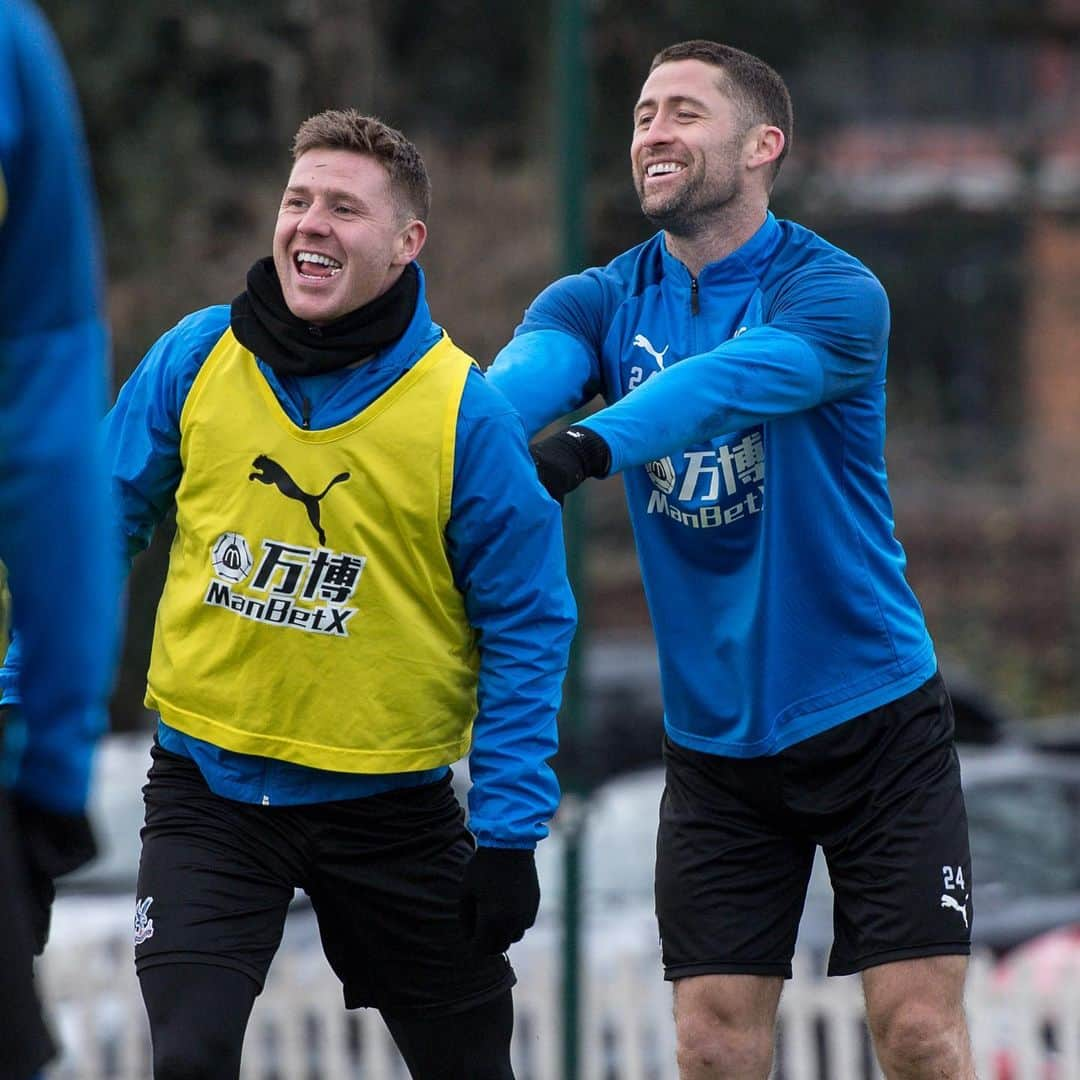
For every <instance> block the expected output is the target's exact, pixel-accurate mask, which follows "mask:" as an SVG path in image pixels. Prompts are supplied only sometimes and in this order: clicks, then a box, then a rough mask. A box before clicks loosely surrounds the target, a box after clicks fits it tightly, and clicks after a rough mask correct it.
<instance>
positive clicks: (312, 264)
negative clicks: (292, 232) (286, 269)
mask: <svg viewBox="0 0 1080 1080" xmlns="http://www.w3.org/2000/svg"><path fill="white" fill-rule="evenodd" d="M293 264H294V265H295V266H296V269H297V272H298V273H299V274H300V276H301V277H302V278H309V279H311V280H313V281H322V280H325V279H326V278H332V277H337V275H338V274H340V273H341V263H339V262H338V261H337V259H332V258H330V256H329V255H322V254H320V253H319V252H317V251H298V252H297V253H296V254H295V255H294V256H293Z"/></svg>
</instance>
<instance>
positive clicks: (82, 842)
mask: <svg viewBox="0 0 1080 1080" xmlns="http://www.w3.org/2000/svg"><path fill="white" fill-rule="evenodd" d="M12 803H13V808H14V813H15V822H16V837H17V840H18V844H19V847H20V848H21V849H22V855H23V865H24V867H25V871H26V882H27V886H28V888H27V898H28V901H29V906H30V920H31V924H32V927H33V933H34V952H35V953H36V954H38V955H40V954H41V952H42V950H43V949H44V948H45V942H46V941H47V940H48V938H49V922H50V919H51V918H52V902H53V900H54V899H55V897H56V885H55V884H54V883H55V881H56V879H57V878H58V877H60V876H62V875H63V874H68V873H70V872H71V871H72V870H77V869H78V868H79V867H80V866H82V865H83V864H84V863H87V862H89V861H90V860H91V859H92V858H93V857H94V856H95V855H96V854H97V845H96V844H95V843H94V834H93V832H92V831H91V829H90V822H89V821H88V820H87V817H86V815H85V814H61V813H57V812H56V811H54V810H46V809H45V808H44V807H41V806H38V805H37V804H36V803H32V802H29V801H28V800H27V799H24V798H22V797H20V796H19V795H14V797H13V798H12Z"/></svg>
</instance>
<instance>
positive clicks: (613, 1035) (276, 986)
mask: <svg viewBox="0 0 1080 1080" xmlns="http://www.w3.org/2000/svg"><path fill="white" fill-rule="evenodd" d="M42 982H43V986H44V990H45V993H46V994H47V995H48V999H49V1001H50V1005H51V1011H52V1014H53V1018H54V1020H55V1022H56V1026H57V1028H58V1034H59V1036H60V1039H61V1041H62V1042H63V1044H64V1047H65V1054H64V1057H63V1058H62V1060H60V1061H59V1062H57V1063H56V1064H55V1065H54V1066H53V1067H52V1068H51V1069H50V1070H48V1072H47V1073H46V1077H47V1080H106V1078H108V1080H147V1078H148V1077H149V1076H150V1067H149V1046H148V1036H147V1032H146V1022H145V1019H144V1014H143V1008H142V1003H141V1000H140V998H139V993H138V986H137V983H136V979H135V976H134V973H133V970H132V966H131V960H130V956H128V955H119V956H118V955H117V954H116V952H115V951H108V952H107V951H104V950H91V949H87V950H86V951H84V952H81V953H80V952H78V951H75V950H65V951H64V952H63V954H61V955H59V956H57V955H53V956H49V955H48V953H47V956H46V962H45V963H44V964H43V967H42ZM583 989H584V993H583V999H582V1010H581V1011H582V1020H583V1030H582V1044H581V1076H582V1078H583V1080H676V1078H677V1074H676V1070H675V1065H674V1061H675V1049H674V1030H673V1024H672V1020H671V993H670V987H669V986H668V985H667V984H665V983H664V982H663V980H662V978H661V975H660V971H659V965H658V963H657V962H656V960H655V958H654V957H652V956H648V957H645V956H641V955H638V956H633V955H628V956H627V957H626V958H625V959H624V960H621V961H619V962H617V963H614V964H612V965H611V966H610V967H609V968H608V969H607V972H606V974H604V975H603V977H600V976H598V975H593V976H591V977H588V978H586V980H585V986H584V988H583ZM514 993H515V1013H516V1017H517V1019H516V1027H515V1036H514V1065H515V1071H516V1073H517V1076H518V1080H562V1073H561V1063H560V1062H561V1037H560V1029H561V1024H562V1007H561V994H560V972H559V957H558V954H557V953H552V954H550V955H546V956H544V955H538V956H537V957H536V958H535V959H533V958H530V960H529V965H528V972H527V977H526V976H525V973H522V978H521V981H520V982H519V984H518V986H517V988H516V989H515V992H514ZM967 1001H968V1013H969V1017H970V1021H971V1029H972V1038H973V1042H974V1046H975V1052H976V1060H977V1068H978V1075H979V1077H980V1078H981V1080H1049V1078H1051V1077H1052V1078H1054V1080H1078V1078H1080V971H1073V972H1072V973H1071V977H1068V978H1066V979H1065V980H1064V981H1061V980H1055V986H1054V988H1053V992H1050V991H1049V989H1046V988H1043V987H1041V986H1040V985H1039V980H1038V979H1037V978H1036V976H1035V973H1034V972H1031V971H1024V970H1021V971H1019V972H1015V973H1014V974H1013V976H1012V977H1011V979H1010V981H1009V983H1008V985H1005V984H1004V983H1003V981H1002V980H1001V979H1000V978H999V977H998V976H996V975H995V973H994V971H993V969H992V965H991V964H990V962H989V961H988V960H987V959H985V958H982V957H976V958H975V959H974V960H973V962H972V966H971V975H970V979H969V984H968V997H967ZM879 1075H880V1074H879V1073H878V1072H877V1070H876V1069H875V1068H874V1067H873V1066H872V1064H870V1062H869V1055H868V1040H867V1036H866V1031H865V1025H864V1023H863V1002H862V995H861V990H860V984H859V980H858V979H857V978H855V977H851V978H842V979H829V980H823V979H820V978H816V977H814V976H813V975H811V974H810V973H809V972H807V971H799V972H797V973H796V977H795V978H794V979H793V980H791V981H790V982H789V983H788V984H787V985H786V987H785V990H784V994H783V996H782V998H781V1004H780V1037H779V1042H778V1048H777V1064H776V1069H775V1072H774V1076H775V1077H777V1078H778V1080H861V1078H870V1077H878V1076H879ZM243 1076H244V1080H407V1076H408V1074H407V1072H406V1071H405V1068H404V1066H403V1065H402V1063H401V1061H400V1059H399V1058H398V1056H397V1054H396V1052H395V1050H394V1047H393V1044H392V1043H391V1041H390V1038H389V1035H388V1034H387V1032H386V1029H385V1027H384V1026H383V1024H382V1021H381V1020H380V1018H379V1016H378V1014H377V1013H375V1012H373V1011H371V1010H360V1011H358V1012H354V1013H346V1011H345V1010H344V1008H343V1006H342V1002H341V992H340V988H339V986H338V983H337V980H336V979H335V978H334V976H333V975H332V974H331V972H330V971H329V968H328V967H327V965H326V963H325V961H323V960H322V957H321V956H315V955H310V956H309V955H306V954H305V955H302V956H287V955H282V956H279V957H278V960H276V961H275V965H274V968H273V970H272V971H271V976H270V979H269V980H268V982H267V987H266V990H265V992H264V993H263V995H262V996H261V997H260V998H259V999H258V1001H257V1002H256V1005H255V1010H254V1013H253V1015H252V1020H251V1025H250V1027H249V1029H248V1035H247V1041H246V1043H245V1046H244V1064H243Z"/></svg>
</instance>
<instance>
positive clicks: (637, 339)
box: [634, 334, 671, 371]
mask: <svg viewBox="0 0 1080 1080" xmlns="http://www.w3.org/2000/svg"><path fill="white" fill-rule="evenodd" d="M634 344H635V345H636V346H637V347H638V348H639V349H644V350H645V351H646V352H647V353H648V354H649V355H650V356H651V357H652V358H653V359H654V360H655V361H656V366H657V367H658V368H659V369H660V370H661V371H663V370H664V356H665V355H666V354H667V351H668V349H670V348H671V346H670V345H665V346H664V351H663V352H657V351H656V350H655V349H654V348H653V343H652V342H651V341H650V340H649V339H648V338H647V337H646V336H645V335H644V334H635V335H634Z"/></svg>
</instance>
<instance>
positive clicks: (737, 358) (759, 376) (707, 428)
mask: <svg viewBox="0 0 1080 1080" xmlns="http://www.w3.org/2000/svg"><path fill="white" fill-rule="evenodd" d="M888 330H889V312H888V301H887V299H886V297H885V292H884V290H883V289H882V288H881V285H880V284H879V283H878V282H877V280H876V279H875V278H874V277H873V276H872V275H870V274H869V273H868V272H856V271H851V272H848V273H844V274H842V275H837V274H830V275H828V276H825V275H813V276H811V275H807V276H805V277H804V278H803V279H801V280H800V281H799V282H797V283H796V284H794V285H793V286H791V287H790V288H789V289H788V290H787V291H786V293H784V294H783V295H782V296H781V297H780V298H779V299H778V300H777V303H776V310H775V312H774V314H773V317H772V318H771V320H770V321H769V322H768V323H766V324H765V325H763V326H759V327H755V328H753V329H750V330H748V331H747V332H746V333H743V334H740V335H739V336H738V337H736V338H733V339H731V340H730V341H725V342H724V343H723V344H721V345H719V346H717V348H715V349H712V350H710V351H708V352H705V353H701V354H699V355H697V356H691V357H688V358H687V359H685V360H682V361H680V362H679V363H677V364H675V365H673V366H671V367H669V368H667V369H666V370H665V371H662V372H660V373H659V374H657V375H656V376H654V377H653V378H651V379H649V380H648V381H646V382H645V383H643V384H642V385H640V386H638V387H637V388H636V389H634V390H633V391H632V392H631V393H629V394H627V396H626V397H624V398H623V399H622V400H620V401H618V402H616V403H615V404H614V405H612V406H610V407H609V408H606V409H601V410H600V411H599V412H597V413H594V414H593V415H592V416H590V417H588V418H587V419H585V420H583V421H582V422H581V423H580V424H578V425H575V426H574V428H571V429H570V430H569V431H567V432H561V433H559V434H558V435H555V436H552V437H551V438H550V439H547V440H544V441H543V442H541V443H540V444H538V445H537V446H536V447H534V454H535V455H536V456H537V459H538V462H539V463H540V465H541V472H543V470H544V468H545V467H546V468H547V470H548V472H549V473H555V479H554V480H552V481H551V483H550V484H549V490H555V488H556V487H557V490H558V493H559V494H560V495H561V494H565V492H567V491H570V490H573V488H574V487H576V486H577V484H579V483H581V482H582V480H584V479H586V478H587V477H590V476H606V475H608V473H610V472H618V471H620V470H622V469H625V468H628V467H630V466H633V465H644V464H647V463H648V462H650V461H655V460H656V459H658V458H661V457H664V456H665V455H667V454H671V453H674V452H677V451H679V450H682V449H684V448H686V447H687V446H692V445H694V444H695V443H700V442H704V441H708V440H710V439H714V438H717V437H719V436H722V435H726V434H729V433H731V432H735V431H739V430H741V429H743V428H747V427H750V426H752V425H754V424H759V423H763V422H765V421H768V420H773V419H776V418H778V417H782V416H787V415H791V414H793V413H798V412H803V411H805V410H807V409H811V408H814V407H816V406H818V405H821V404H823V403H825V402H828V401H834V400H837V399H839V398H842V397H845V396H847V395H850V394H852V393H854V392H856V391H858V390H859V389H861V388H862V387H864V386H866V385H868V384H871V383H873V382H875V381H881V380H883V379H884V377H885V367H884V358H885V347H886V342H887V339H888Z"/></svg>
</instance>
